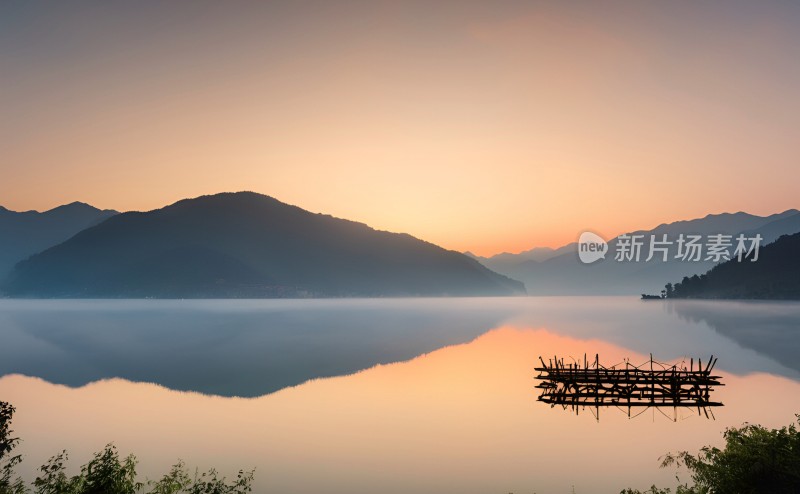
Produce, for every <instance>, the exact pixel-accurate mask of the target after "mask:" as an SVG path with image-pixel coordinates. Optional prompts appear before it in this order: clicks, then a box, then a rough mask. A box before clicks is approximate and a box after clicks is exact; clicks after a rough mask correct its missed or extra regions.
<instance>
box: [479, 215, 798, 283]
mask: <svg viewBox="0 0 800 494" xmlns="http://www.w3.org/2000/svg"><path fill="white" fill-rule="evenodd" d="M797 232H800V212H799V211H797V210H796V209H790V210H788V211H784V212H782V213H778V214H773V215H770V216H756V215H752V214H748V213H744V212H738V213H722V214H709V215H707V216H705V217H703V218H697V219H693V220H686V221H676V222H673V223H663V224H661V225H658V226H657V227H655V228H653V229H652V230H639V231H635V232H631V233H630V234H631V235H644V236H645V237H644V238H645V239H646V241H647V245H649V239H650V235H656V238H657V239H661V238H662V237H661V236H662V235H665V234H666V235H667V239H668V240H671V241H673V242H674V241H675V240H676V239H677V238H678V236H679V235H680V234H684V235H689V234H697V235H702V236H703V237H704V238H705V236H707V235H715V234H725V235H732V236H734V237H735V236H736V235H738V234H740V233H744V234H745V235H747V236H748V237H751V236H754V235H755V234H760V235H761V236H762V237H763V238H764V240H763V241H762V245H763V244H764V243H766V242H768V241H771V240H774V239H775V238H777V237H779V236H780V235H783V234H791V233H797ZM617 239H618V237H615V238H612V239H610V240H609V242H608V243H609V247H608V248H609V251H608V252H609V254H608V255H607V256H606V258H605V259H603V260H600V261H598V262H595V263H593V264H583V263H581V262H580V260H579V258H578V254H577V248H578V247H577V244H576V243H572V244H568V245H565V246H564V247H561V248H559V249H556V250H555V251H553V252H555V253H557V255H555V256H552V257H549V258H546V259H544V260H535V259H531V258H529V257H528V254H527V253H525V252H523V253H521V254H518V255H509V254H501V255H499V256H495V257H492V258H488V259H479V260H480V261H481V262H482V264H484V265H485V266H486V267H488V268H489V269H492V270H494V271H496V272H498V273H501V274H504V275H506V276H509V277H511V278H514V279H518V280H520V281H522V282H524V283H525V286H526V288H527V291H528V293H529V294H532V295H638V294H641V293H659V292H660V291H661V289H662V288H663V287H664V282H665V280H680V279H682V278H683V277H684V276H692V275H695V274H700V273H704V272H706V271H708V270H709V269H711V268H712V267H713V266H714V264H715V262H713V261H707V260H705V258H703V259H701V260H700V261H698V262H694V261H682V260H680V259H676V258H675V255H676V253H677V252H676V251H677V245H675V244H673V245H672V246H671V247H670V252H669V255H668V260H667V262H663V261H662V259H661V258H660V257H656V258H654V259H651V260H650V261H649V262H645V259H646V258H647V255H648V252H647V250H646V248H644V249H642V257H641V261H640V262H630V261H626V262H617V261H615V259H614V257H615V252H616V249H617V241H618V240H617ZM528 252H532V251H528Z"/></svg>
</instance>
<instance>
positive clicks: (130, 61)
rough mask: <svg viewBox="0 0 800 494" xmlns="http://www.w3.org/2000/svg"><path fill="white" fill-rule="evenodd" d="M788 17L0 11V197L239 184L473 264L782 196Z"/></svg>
mask: <svg viewBox="0 0 800 494" xmlns="http://www.w3.org/2000/svg"><path fill="white" fill-rule="evenodd" d="M798 47H800V8H799V7H798V6H796V5H792V4H785V3H770V2H757V3H756V4H753V3H750V4H748V3H744V2H743V3H741V4H739V3H737V2H730V3H726V4H725V5H721V4H720V5H717V6H716V7H715V6H713V5H707V4H703V5H699V4H697V3H695V2H686V3H682V4H679V3H677V2H668V3H664V4H660V5H656V4H654V3H653V4H651V3H647V4H645V3H630V2H626V3H616V2H610V3H603V5H602V6H600V5H599V4H598V3H595V2H586V3H581V2H569V3H567V2H553V3H550V4H547V3H536V2H491V5H488V4H487V3H485V2H436V5H435V6H432V5H431V2H403V3H399V2H380V1H378V2H341V3H334V2H310V3H302V6H301V5H299V3H298V2H287V3H279V2H272V3H270V4H269V5H264V4H259V3H256V2H253V3H245V2H242V3H236V4H232V3H229V2H224V3H219V2H203V1H199V2H171V3H170V4H169V5H164V4H160V3H158V2H153V3H141V2H136V3H131V4H126V5H110V4H107V3H105V2H91V1H85V2H77V3H70V5H66V4H60V5H56V6H51V7H48V9H46V10H45V9H43V8H39V7H37V6H35V5H31V4H30V3H29V2H24V3H20V4H13V5H10V4H4V5H3V6H2V7H0V108H3V118H2V119H0V149H2V154H0V205H3V206H5V207H7V208H10V209H15V210H26V209H37V210H44V209H48V208H51V207H53V206H56V205H59V204H63V203H66V202H71V201H74V200H80V201H84V202H88V203H91V204H93V205H95V206H98V207H102V208H114V209H118V210H131V209H138V210H147V209H153V208H157V207H161V206H163V205H166V204H168V203H171V202H174V201H176V200H178V199H181V198H185V197H192V196H197V195H200V194H207V193H214V192H221V191H235V190H254V191H257V192H261V193H264V194H268V195H272V196H274V197H276V198H278V199H280V200H282V201H285V202H289V203H292V204H296V205H298V206H301V207H303V208H305V209H309V210H311V211H315V212H325V213H330V214H333V215H335V216H340V217H345V218H349V219H354V220H358V221H363V222H365V223H368V224H369V225H371V226H373V227H375V228H379V229H385V230H392V231H403V232H408V233H411V234H413V235H415V236H417V237H420V238H424V239H426V240H429V241H432V242H435V243H437V244H440V245H442V246H444V247H448V248H452V249H456V250H471V251H473V252H476V253H480V254H491V253H496V252H500V251H520V250H523V249H527V248H530V247H533V246H554V247H555V246H559V245H562V244H565V243H567V242H571V241H574V240H575V239H576V237H577V236H578V234H579V233H580V232H581V231H582V230H584V229H592V230H594V231H597V232H599V233H601V234H605V235H609V236H610V235H614V234H616V233H619V232H622V231H625V230H632V229H638V228H649V227H653V226H655V225H657V224H659V223H662V222H665V221H674V220H677V219H686V218H692V217H699V216H705V215H706V214H708V213H718V212H723V211H729V212H735V211H739V210H745V211H748V212H751V213H756V214H769V213H774V212H780V211H783V210H785V209H789V208H792V207H798V206H800V204H798V202H797V201H796V197H797V192H796V190H797V186H796V184H797V183H799V182H800V166H798V160H797V158H798V154H800V151H799V149H800V148H798V146H797V144H796V141H797V129H798V128H800V100H798V98H796V97H795V92H796V88H797V87H800V49H798Z"/></svg>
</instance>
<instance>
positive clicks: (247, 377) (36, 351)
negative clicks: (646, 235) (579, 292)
mask: <svg viewBox="0 0 800 494" xmlns="http://www.w3.org/2000/svg"><path fill="white" fill-rule="evenodd" d="M798 323H800V304H797V303H783V304H776V303H736V302H695V301H677V302H669V303H665V302H661V301H655V302H641V301H639V300H635V299H632V298H626V297H552V298H512V299H433V300H418V299H416V300H415V299H399V300H294V301H279V300H278V301H276V300H265V301H236V300H226V301H16V300H0V376H1V375H8V374H24V375H28V376H34V377H40V378H42V379H45V380H46V381H49V382H52V383H56V384H65V385H68V386H72V387H77V386H83V385H85V384H88V383H91V382H95V381H98V380H101V379H108V378H114V377H119V378H123V379H126V380H129V381H134V382H152V383H157V384H160V385H162V386H166V387H168V388H170V389H174V390H181V391H197V392H201V393H205V394H214V395H219V396H242V397H257V396H262V395H265V394H269V393H272V392H275V391H277V390H280V389H283V388H286V387H289V386H295V385H298V384H301V383H303V382H306V381H308V380H311V379H316V378H325V377H333V376H341V375H347V374H351V373H354V372H357V371H360V370H363V369H368V368H370V367H373V366H375V365H379V364H387V363H391V362H400V361H405V360H409V359H412V358H414V357H417V356H419V355H423V354H425V353H429V352H432V351H434V350H437V349H440V348H443V347H446V346H448V345H457V344H461V343H466V342H469V341H471V340H473V339H475V338H476V337H478V336H479V335H481V334H483V333H485V332H487V331H489V330H491V329H492V328H496V327H498V326H501V325H504V324H508V325H514V326H517V327H524V328H540V327H546V328H549V329H550V330H551V331H554V332H556V333H558V334H561V335H566V336H571V337H575V338H579V339H593V340H597V341H604V342H609V343H612V344H615V345H618V346H620V347H624V348H629V349H631V350H632V351H633V352H638V353H641V354H643V355H647V354H649V353H651V352H652V353H653V354H654V355H655V356H656V358H657V359H660V360H673V359H676V358H680V357H682V356H686V357H695V358H697V357H702V358H704V359H705V358H707V357H708V356H709V355H711V354H713V355H716V356H719V357H720V361H719V364H718V365H719V368H720V369H723V370H726V371H728V372H733V373H736V374H740V375H746V374H749V373H753V372H768V373H771V374H776V375H783V376H786V377H790V378H798V377H800V372H798V371H800V365H798V360H797V359H796V358H793V356H795V355H797V351H798V350H800V348H798V347H800V337H798V336H797V328H798ZM589 353H590V354H594V353H596V351H595V350H591V349H590V350H589ZM580 355H582V354H580ZM577 356H578V354H576V355H575V357H577ZM603 360H604V361H610V360H607V359H606V357H605V356H603ZM529 372H530V370H529Z"/></svg>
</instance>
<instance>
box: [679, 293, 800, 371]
mask: <svg viewBox="0 0 800 494" xmlns="http://www.w3.org/2000/svg"><path fill="white" fill-rule="evenodd" d="M723 303H724V304H725V306H724V307H725V310H719V306H718V305H715V304H720V302H716V301H713V302H707V301H690V300H687V301H684V300H681V301H677V302H676V303H675V304H674V305H672V306H671V307H672V308H674V310H675V313H677V314H678V315H679V316H680V317H682V318H684V319H686V320H688V321H692V322H705V323H706V324H708V325H709V326H710V327H711V328H712V329H714V330H715V331H717V332H718V333H719V334H721V335H723V336H725V337H727V338H730V339H731V340H733V341H735V342H737V343H739V344H740V345H742V346H743V347H745V348H750V349H752V350H755V351H756V352H758V353H760V354H762V355H765V356H767V357H769V358H770V359H772V360H775V361H777V362H780V363H781V364H783V365H784V366H786V367H788V368H790V369H794V370H796V371H800V360H798V358H797V356H798V355H800V338H798V336H800V304H798V303H796V302H766V301H758V302H756V301H743V302H723Z"/></svg>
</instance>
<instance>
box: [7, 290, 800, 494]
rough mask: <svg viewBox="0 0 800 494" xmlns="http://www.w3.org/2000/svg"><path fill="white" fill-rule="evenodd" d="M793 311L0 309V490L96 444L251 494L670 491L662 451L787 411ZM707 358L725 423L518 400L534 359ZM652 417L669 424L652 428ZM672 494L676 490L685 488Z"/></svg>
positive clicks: (714, 306)
mask: <svg viewBox="0 0 800 494" xmlns="http://www.w3.org/2000/svg"><path fill="white" fill-rule="evenodd" d="M798 352H800V303H795V302H719V301H714V302H711V301H709V302H702V301H689V300H683V301H640V300H638V299H636V298H632V297H519V298H452V299H370V300H365V299H355V300H0V376H2V377H0V400H3V401H9V402H11V403H12V404H13V405H15V406H16V407H17V415H16V417H15V419H14V423H13V429H14V430H15V433H16V434H15V435H17V436H19V437H21V438H22V439H23V442H22V444H21V445H20V447H19V448H18V451H19V452H20V453H22V454H23V455H24V456H25V461H24V462H23V463H22V465H21V466H20V469H19V471H20V473H22V474H23V475H24V476H25V478H26V479H28V480H32V479H33V477H34V476H35V470H36V469H37V468H38V466H39V465H41V464H42V463H44V462H45V461H46V460H47V459H48V458H49V457H50V456H52V455H54V454H56V453H57V452H59V451H61V450H62V449H66V450H68V451H69V453H70V465H71V470H70V471H71V472H76V471H77V469H78V467H79V466H80V465H81V464H83V463H85V462H86V461H88V460H89V458H90V457H91V454H92V452H94V451H98V450H100V449H102V448H103V446H104V445H105V444H107V443H109V442H114V443H115V444H116V445H117V447H118V448H119V449H120V451H121V452H122V453H123V454H127V453H131V452H132V453H135V454H136V455H137V456H138V457H139V459H140V460H141V463H140V465H139V468H140V472H141V473H142V474H143V476H148V477H149V478H154V477H155V476H158V475H160V474H162V473H165V472H166V471H167V470H168V469H169V466H170V465H172V464H173V463H175V461H176V460H177V459H179V458H180V459H183V460H184V461H186V463H187V464H188V465H190V466H191V467H192V468H193V467H199V468H201V469H207V468H210V467H216V468H217V469H218V470H220V471H221V473H223V474H224V475H226V476H228V477H231V476H235V474H236V471H238V469H240V468H246V469H250V468H253V467H255V468H256V483H255V490H256V492H274V493H319V492H329V493H338V492H341V493H345V492H346V493H375V492H387V493H395V492H396V493H408V492H420V493H423V492H436V493H488V492H495V493H508V492H515V493H531V492H538V493H540V494H541V493H550V492H562V493H571V492H573V489H574V492H576V493H578V494H582V493H596V492H597V493H604V492H608V493H617V492H619V491H620V489H622V488H625V487H637V488H641V489H644V488H645V487H649V486H650V485H651V484H653V483H656V484H657V485H660V486H674V485H675V473H676V472H675V470H674V469H660V468H659V457H660V456H662V455H663V454H664V453H666V452H669V451H679V450H689V451H691V452H696V451H697V449H699V448H700V447H701V446H703V445H706V444H713V445H722V444H723V439H722V434H721V433H722V431H724V429H725V428H726V427H730V426H739V425H741V424H742V423H743V422H746V421H747V422H753V423H761V424H763V425H765V426H768V427H779V426H782V425H787V424H789V423H790V422H792V421H794V420H795V417H794V414H795V413H800V359H798V358H797V355H799V354H800V353H798ZM584 353H586V354H589V355H590V356H593V355H594V354H599V355H600V361H601V362H602V363H605V364H608V365H611V364H615V363H619V362H622V361H623V360H624V359H626V358H627V359H630V361H631V363H634V364H638V363H641V362H644V361H645V360H647V359H648V358H649V355H650V353H652V354H653V356H654V358H655V359H657V360H660V361H669V362H674V361H676V360H681V359H684V358H685V359H686V360H687V361H688V359H689V358H690V357H693V358H694V359H695V361H696V359H697V358H698V357H699V358H702V359H703V360H704V361H705V360H706V359H707V358H708V357H709V356H711V355H712V354H713V355H714V356H715V357H719V361H718V363H717V367H716V369H715V370H716V371H717V372H716V373H717V374H719V375H721V376H722V382H723V383H724V384H725V386H724V387H722V388H720V389H718V390H716V391H714V395H712V396H713V397H714V398H715V399H718V400H720V401H722V402H723V403H724V404H725V406H724V407H720V408H716V409H714V414H715V416H716V420H709V419H706V418H705V417H702V418H701V417H698V415H697V413H696V410H695V411H692V410H690V409H687V410H683V411H679V417H678V420H677V421H676V422H673V421H671V420H668V419H667V418H666V417H664V416H663V415H662V414H661V413H660V412H658V411H655V410H652V409H650V410H647V411H646V412H645V413H643V414H642V415H640V416H638V417H636V418H628V416H627V415H626V414H625V413H623V412H622V411H620V410H617V409H614V408H608V409H601V410H600V420H599V421H598V420H596V419H595V418H594V416H593V415H592V414H591V413H589V411H588V409H587V410H585V411H583V412H581V413H580V414H578V415H576V414H575V413H574V412H573V413H571V412H569V411H565V410H563V409H561V408H558V407H556V408H550V407H549V406H548V405H546V404H544V403H540V402H537V401H536V397H537V396H538V393H537V391H538V390H536V389H535V388H534V386H535V384H536V381H535V380H534V376H535V375H536V372H535V371H534V367H536V366H537V365H538V358H539V356H540V355H541V356H543V357H545V360H547V357H548V356H550V357H551V356H553V355H558V356H559V357H562V356H563V357H565V358H566V359H567V360H570V359H571V358H575V359H582V358H583V355H584ZM671 412H672V410H671V409H670V414H671ZM682 478H683V479H686V480H688V476H687V475H686V472H685V471H684V472H682Z"/></svg>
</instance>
